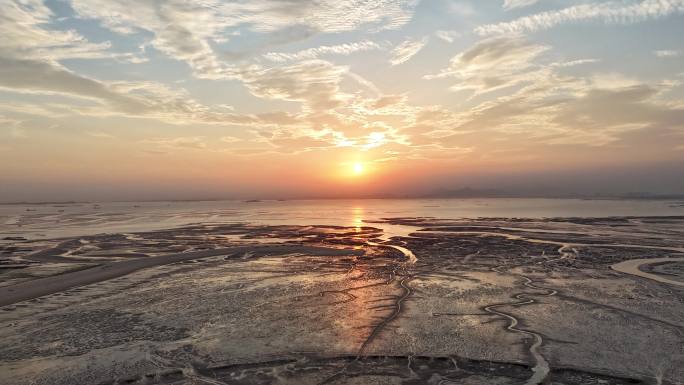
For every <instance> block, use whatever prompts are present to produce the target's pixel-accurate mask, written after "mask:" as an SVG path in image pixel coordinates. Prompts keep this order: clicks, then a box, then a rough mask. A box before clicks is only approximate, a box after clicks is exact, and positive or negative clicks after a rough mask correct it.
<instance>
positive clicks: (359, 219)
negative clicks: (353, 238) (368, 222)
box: [352, 207, 364, 233]
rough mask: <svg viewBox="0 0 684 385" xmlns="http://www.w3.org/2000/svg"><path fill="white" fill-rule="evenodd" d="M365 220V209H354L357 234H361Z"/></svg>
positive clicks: (353, 220)
mask: <svg viewBox="0 0 684 385" xmlns="http://www.w3.org/2000/svg"><path fill="white" fill-rule="evenodd" d="M363 218H364V211H363V207H354V208H353V209H352V225H353V226H354V231H356V232H357V233H360V232H361V227H363Z"/></svg>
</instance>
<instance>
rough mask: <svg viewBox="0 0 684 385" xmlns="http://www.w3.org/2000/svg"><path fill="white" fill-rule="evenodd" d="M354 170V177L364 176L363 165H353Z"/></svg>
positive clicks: (357, 163) (358, 163)
mask: <svg viewBox="0 0 684 385" xmlns="http://www.w3.org/2000/svg"><path fill="white" fill-rule="evenodd" d="M352 170H353V171H354V175H361V174H363V171H364V167H363V163H360V162H356V163H354V164H353V165H352Z"/></svg>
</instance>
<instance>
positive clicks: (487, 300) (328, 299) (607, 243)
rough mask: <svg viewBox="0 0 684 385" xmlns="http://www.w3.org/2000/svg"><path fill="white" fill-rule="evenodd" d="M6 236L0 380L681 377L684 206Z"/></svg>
mask: <svg viewBox="0 0 684 385" xmlns="http://www.w3.org/2000/svg"><path fill="white" fill-rule="evenodd" d="M390 232H391V234H390ZM0 247H1V250H0V251H1V254H0V255H1V256H2V260H0V267H1V270H0V378H2V383H3V384H17V385H23V384H112V385H113V384H121V383H126V384H204V383H208V384H280V383H282V384H542V383H545V384H577V385H579V384H671V385H674V384H678V383H679V381H681V379H682V378H684V371H683V369H682V368H684V356H682V352H681V347H682V346H683V345H684V306H683V305H682V302H683V300H684V296H683V295H684V287H683V286H682V284H681V282H683V275H684V274H683V272H684V249H683V248H684V217H610V218H546V219H525V218H488V219H434V218H426V217H402V218H386V219H381V220H374V221H369V222H365V223H362V224H359V225H357V226H330V225H309V224H306V225H304V224H303V225H254V224H248V223H231V224H216V223H212V224H209V223H207V224H203V223H197V224H192V225H184V226H181V227H175V228H171V229H161V230H154V231H140V232H135V233H106V234H95V235H84V236H70V237H65V238H59V239H40V240H36V239H25V238H21V237H13V239H8V240H5V241H4V242H3V243H2V244H1V246H0Z"/></svg>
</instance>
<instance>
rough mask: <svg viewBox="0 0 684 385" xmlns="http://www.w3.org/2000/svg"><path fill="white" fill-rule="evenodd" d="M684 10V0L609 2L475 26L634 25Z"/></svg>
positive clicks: (488, 29)
mask: <svg viewBox="0 0 684 385" xmlns="http://www.w3.org/2000/svg"><path fill="white" fill-rule="evenodd" d="M681 13H684V0H644V1H639V2H634V1H609V2H605V3H600V4H580V5H575V6H572V7H568V8H564V9H560V10H555V11H547V12H541V13H537V14H534V15H529V16H524V17H521V18H518V19H515V20H513V21H509V22H503V23H495V24H486V25H482V26H479V27H477V28H475V32H476V33H477V34H479V35H482V36H487V35H503V34H512V33H524V32H534V31H539V30H544V29H549V28H552V27H554V26H556V25H560V24H565V23H574V22H582V21H591V20H594V21H602V22H605V23H610V24H631V23H636V22H640V21H645V20H652V19H658V18H662V17H665V16H668V15H672V14H681Z"/></svg>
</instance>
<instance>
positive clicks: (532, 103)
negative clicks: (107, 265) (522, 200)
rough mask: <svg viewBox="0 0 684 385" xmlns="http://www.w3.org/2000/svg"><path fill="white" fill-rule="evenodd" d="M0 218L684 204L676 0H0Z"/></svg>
mask: <svg viewBox="0 0 684 385" xmlns="http://www.w3.org/2000/svg"><path fill="white" fill-rule="evenodd" d="M0 36H2V38H0V201H31V200H42V201H57V200H135V199H141V200H142V199H145V200H148V199H217V198H240V199H242V198H296V197H302V198H305V197H355V196H358V197H363V196H383V195H396V196H403V195H420V194H426V193H430V192H431V191H436V190H444V189H459V188H464V187H472V188H476V189H499V190H505V191H510V192H516V193H523V194H530V195H554V194H567V195H572V194H578V195H582V194H618V193H625V192H651V193H680V194H681V193H684V84H683V82H684V39H682V36H684V0H614V1H597V0H587V1H581V0H580V1H569V0H486V1H475V0H471V1H469V0H422V1H420V0H394V1H391V0H335V1H333V0H331V1H326V0H316V1H314V0H232V1H227V0H223V1H221V0H198V1H192V2H191V1H180V0H168V1H161V0H46V1H40V0H0Z"/></svg>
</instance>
